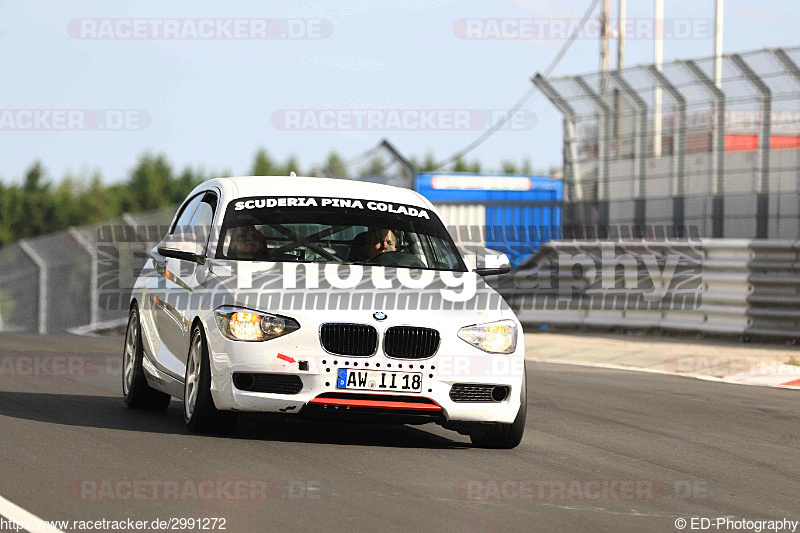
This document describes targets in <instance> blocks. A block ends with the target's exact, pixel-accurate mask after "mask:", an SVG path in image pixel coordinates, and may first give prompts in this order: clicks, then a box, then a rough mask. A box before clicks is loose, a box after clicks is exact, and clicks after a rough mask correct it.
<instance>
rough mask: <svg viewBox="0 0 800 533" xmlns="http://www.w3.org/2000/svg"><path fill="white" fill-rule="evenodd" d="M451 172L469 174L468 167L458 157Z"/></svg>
mask: <svg viewBox="0 0 800 533" xmlns="http://www.w3.org/2000/svg"><path fill="white" fill-rule="evenodd" d="M453 172H469V165H467V164H466V163H465V162H464V160H463V159H461V158H460V157H459V158H458V159H456V164H455V166H454V167H453Z"/></svg>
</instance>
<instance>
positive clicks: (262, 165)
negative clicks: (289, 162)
mask: <svg viewBox="0 0 800 533" xmlns="http://www.w3.org/2000/svg"><path fill="white" fill-rule="evenodd" d="M277 174H278V169H277V167H276V166H275V164H274V163H273V162H272V159H271V158H270V157H269V153H267V151H266V150H265V149H264V148H259V149H258V152H256V157H255V158H254V159H253V167H252V169H251V170H250V175H251V176H275V175H277Z"/></svg>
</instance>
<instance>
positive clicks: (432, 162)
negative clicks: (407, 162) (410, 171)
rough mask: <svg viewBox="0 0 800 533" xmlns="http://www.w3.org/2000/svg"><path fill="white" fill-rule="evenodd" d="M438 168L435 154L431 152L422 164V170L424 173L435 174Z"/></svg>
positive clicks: (426, 155)
mask: <svg viewBox="0 0 800 533" xmlns="http://www.w3.org/2000/svg"><path fill="white" fill-rule="evenodd" d="M437 168H439V163H438V162H437V161H436V157H435V156H434V155H433V152H432V151H430V150H429V151H428V153H426V154H425V160H424V161H423V162H422V167H420V170H421V171H423V172H433V171H434V170H436V169H437Z"/></svg>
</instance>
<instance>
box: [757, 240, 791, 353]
mask: <svg viewBox="0 0 800 533" xmlns="http://www.w3.org/2000/svg"><path fill="white" fill-rule="evenodd" d="M799 244H800V243H797V242H793V241H753V242H752V243H751V245H750V247H751V249H752V250H753V252H754V253H753V259H752V260H751V261H750V264H749V275H748V283H749V285H750V287H751V291H750V293H749V294H748V299H747V300H748V309H747V315H748V317H749V324H748V328H747V331H746V334H747V335H750V336H769V337H784V338H789V339H793V340H794V339H800V258H798V245H799Z"/></svg>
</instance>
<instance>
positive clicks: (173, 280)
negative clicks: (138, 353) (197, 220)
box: [153, 193, 206, 360]
mask: <svg viewBox="0 0 800 533" xmlns="http://www.w3.org/2000/svg"><path fill="white" fill-rule="evenodd" d="M205 194H206V193H200V194H197V195H195V196H193V197H192V198H190V199H189V200H188V201H187V202H186V203H185V204H184V206H183V208H182V209H181V211H180V214H179V215H178V218H177V219H176V221H175V224H174V225H173V227H172V228H170V232H169V234H170V235H173V234H176V233H184V232H187V231H189V229H190V227H191V220H192V217H193V216H194V213H195V211H197V207H198V206H199V205H200V203H202V201H203V198H204V196H205ZM153 261H154V263H155V270H156V274H157V279H156V281H157V286H158V288H157V290H155V291H153V311H154V313H153V315H154V316H153V318H154V319H155V323H156V330H157V331H158V336H159V339H160V340H161V343H162V345H163V346H164V348H166V349H167V351H168V352H169V353H170V354H171V355H172V356H173V357H174V358H175V359H178V360H185V354H183V353H182V352H183V348H182V344H183V338H184V336H185V335H186V333H185V330H186V328H187V326H186V324H185V321H184V319H183V318H182V317H183V316H184V313H185V309H184V310H182V309H181V308H182V307H185V306H186V305H187V304H186V303H183V300H185V299H186V297H187V291H186V290H185V289H184V288H183V287H182V285H183V284H184V282H183V281H182V278H184V276H183V275H182V273H181V267H182V265H181V263H183V262H184V261H180V260H179V259H173V258H170V257H164V256H162V255H160V254H159V253H158V251H157V250H155V251H154V252H153ZM187 350H188V341H187Z"/></svg>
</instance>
